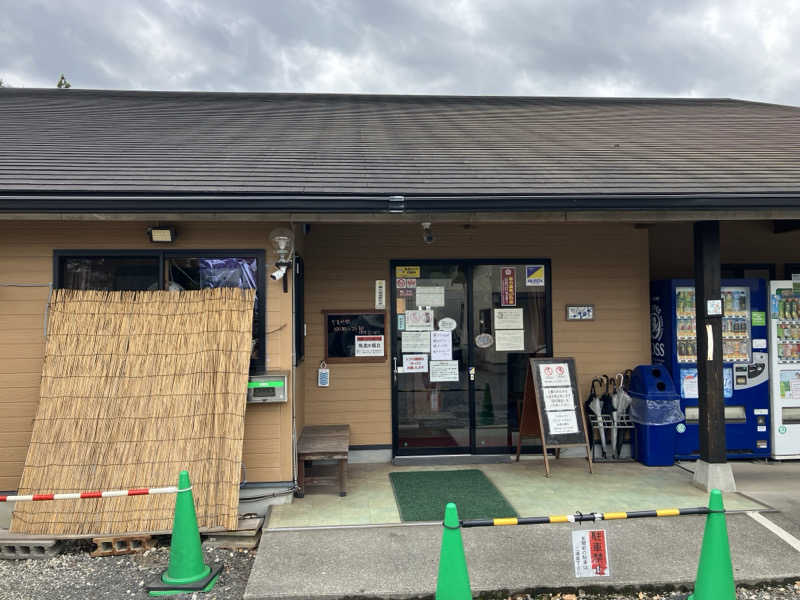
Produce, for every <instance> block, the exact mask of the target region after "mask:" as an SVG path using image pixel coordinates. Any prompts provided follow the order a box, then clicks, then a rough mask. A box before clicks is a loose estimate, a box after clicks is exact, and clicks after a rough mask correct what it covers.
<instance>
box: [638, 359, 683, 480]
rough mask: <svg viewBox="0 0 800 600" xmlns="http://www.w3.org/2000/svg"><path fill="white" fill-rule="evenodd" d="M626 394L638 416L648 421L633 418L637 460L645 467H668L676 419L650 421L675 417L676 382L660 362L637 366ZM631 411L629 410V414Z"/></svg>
mask: <svg viewBox="0 0 800 600" xmlns="http://www.w3.org/2000/svg"><path fill="white" fill-rule="evenodd" d="M629 394H630V396H631V401H632V403H635V402H638V403H639V405H638V406H637V407H635V408H639V410H638V411H635V412H638V414H639V417H640V418H643V419H644V420H645V421H647V422H648V424H642V423H637V422H636V421H635V420H634V430H635V435H636V444H635V448H636V460H638V461H639V462H640V463H642V464H643V465H647V466H648V467H669V466H671V465H673V464H675V422H674V420H671V421H670V422H669V423H666V424H660V425H656V424H652V423H657V422H660V421H663V420H664V418H665V416H666V418H667V419H674V411H675V410H676V409H677V410H679V408H677V406H676V405H677V403H678V401H679V396H678V393H677V392H676V391H675V384H674V383H673V382H672V377H670V374H669V372H668V371H667V370H666V369H665V368H664V367H663V366H662V365H639V366H638V367H636V368H635V369H634V370H633V374H632V375H631V384H630V390H629ZM633 413H634V411H632V414H633Z"/></svg>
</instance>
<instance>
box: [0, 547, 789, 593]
mask: <svg viewBox="0 0 800 600" xmlns="http://www.w3.org/2000/svg"><path fill="white" fill-rule="evenodd" d="M203 553H204V555H205V560H206V564H209V565H210V564H212V563H218V562H222V563H223V564H224V569H223V571H222V573H221V574H220V576H219V579H218V580H217V584H216V585H215V586H214V589H212V590H211V591H210V592H208V593H206V594H197V595H196V597H195V598H196V600H205V599H208V600H241V598H242V596H243V595H244V589H245V586H246V585H247V578H248V576H249V575H250V569H251V567H252V566H253V559H254V558H255V551H249V552H243V551H239V552H232V551H230V550H220V549H215V548H204V549H203ZM168 561H169V548H166V547H158V548H154V549H152V550H148V551H147V552H144V553H142V554H130V555H127V556H109V557H103V558H91V557H90V556H89V554H88V552H87V545H86V544H73V545H71V546H70V547H69V548H67V550H66V551H65V552H64V553H63V554H61V555H59V556H56V557H54V558H51V559H46V560H17V561H14V560H0V600H51V599H52V600H84V599H86V598H91V599H95V598H96V599H107V598H108V599H110V598H113V599H120V598H122V599H128V598H130V599H133V598H140V599H141V598H148V597H149V596H148V595H147V593H146V592H145V591H144V585H145V584H146V583H148V582H150V581H153V580H155V579H157V578H158V577H159V575H161V573H162V572H163V570H164V569H165V568H166V566H167V563H168ZM736 591H737V597H738V600H800V581H796V582H794V583H788V584H783V585H771V586H758V587H744V586H740V587H738V588H736ZM686 595H687V594H686V592H674V591H667V592H664V591H662V592H654V591H649V592H626V593H619V592H611V593H609V592H594V593H590V592H585V591H582V590H579V591H578V592H572V593H561V594H555V593H546V594H536V595H528V594H521V595H520V594H518V595H514V596H502V595H491V596H481V598H482V599H484V600H490V599H491V600H679V599H682V598H685V597H686ZM179 597H183V598H192V596H189V595H186V596H179Z"/></svg>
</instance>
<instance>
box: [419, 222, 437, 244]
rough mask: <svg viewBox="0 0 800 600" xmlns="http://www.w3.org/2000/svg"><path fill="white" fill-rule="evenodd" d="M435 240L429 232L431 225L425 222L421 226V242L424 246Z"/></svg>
mask: <svg viewBox="0 0 800 600" xmlns="http://www.w3.org/2000/svg"><path fill="white" fill-rule="evenodd" d="M435 239H436V238H434V237H433V232H432V231H431V224H430V223H428V222H425V223H423V224H422V241H423V242H425V243H426V244H432V243H433V241H434V240H435Z"/></svg>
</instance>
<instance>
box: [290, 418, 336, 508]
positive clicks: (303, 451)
mask: <svg viewBox="0 0 800 600" xmlns="http://www.w3.org/2000/svg"><path fill="white" fill-rule="evenodd" d="M349 449H350V426H349V425H308V426H306V427H303V432H302V433H301V434H300V440H299V441H298V442H297V487H298V488H299V489H298V491H297V492H296V493H295V496H296V497H297V498H302V497H303V496H305V491H306V490H305V486H306V485H314V484H321V485H336V484H337V483H338V485H339V495H340V496H346V495H347V459H348V453H349ZM315 460H336V461H339V464H338V473H337V475H336V476H334V477H310V476H309V477H306V461H308V462H311V461H315Z"/></svg>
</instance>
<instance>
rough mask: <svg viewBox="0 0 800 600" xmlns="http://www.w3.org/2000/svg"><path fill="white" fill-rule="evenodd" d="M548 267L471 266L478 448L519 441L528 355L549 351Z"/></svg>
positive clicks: (495, 448)
mask: <svg viewBox="0 0 800 600" xmlns="http://www.w3.org/2000/svg"><path fill="white" fill-rule="evenodd" d="M526 271H527V272H526ZM545 272H546V266H545V265H530V264H514V263H503V264H499V265H487V264H477V265H475V266H474V267H473V269H472V303H471V305H472V321H473V323H474V326H475V335H474V336H473V359H472V365H473V366H474V368H475V371H474V372H475V383H474V395H475V452H478V453H480V452H507V451H508V449H509V448H515V447H516V444H517V435H518V433H517V432H518V431H519V417H518V415H519V411H520V409H521V407H522V398H523V395H524V390H525V374H526V369H527V367H528V358H530V357H541V356H550V347H549V342H548V339H549V335H548V332H549V318H548V316H549V312H548V310H547V304H548V303H547V295H546V285H545V281H546V278H545Z"/></svg>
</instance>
